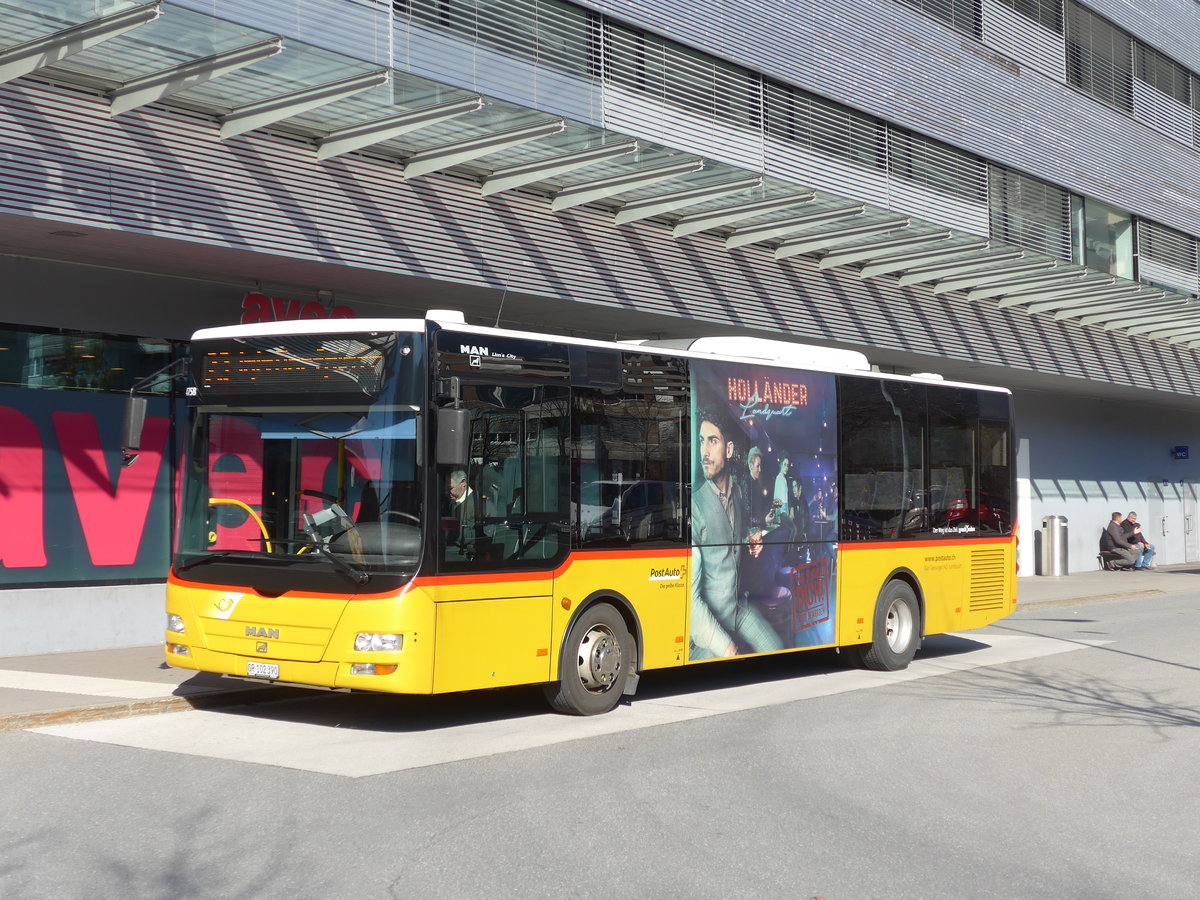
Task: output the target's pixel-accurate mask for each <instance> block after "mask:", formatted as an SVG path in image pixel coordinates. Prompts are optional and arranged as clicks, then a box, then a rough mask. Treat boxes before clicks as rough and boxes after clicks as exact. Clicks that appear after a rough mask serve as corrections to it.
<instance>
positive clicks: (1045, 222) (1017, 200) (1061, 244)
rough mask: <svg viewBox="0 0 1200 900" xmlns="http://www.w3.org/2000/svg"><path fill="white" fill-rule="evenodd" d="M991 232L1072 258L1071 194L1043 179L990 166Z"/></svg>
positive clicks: (1008, 239) (1030, 246) (1030, 247)
mask: <svg viewBox="0 0 1200 900" xmlns="http://www.w3.org/2000/svg"><path fill="white" fill-rule="evenodd" d="M988 205H989V217H990V220H991V235H992V237H993V238H995V239H996V240H999V241H1004V242H1005V243H1009V244H1016V245H1017V246H1018V247H1025V248H1026V249H1029V250H1036V251H1037V252H1039V253H1045V254H1048V255H1049V256H1054V257H1057V258H1059V259H1070V258H1071V195H1070V194H1069V193H1068V192H1067V191H1064V190H1063V189H1062V188H1059V187H1055V186H1054V185H1052V184H1048V183H1047V182H1045V181H1040V180H1038V179H1036V178H1030V177H1029V176H1027V175H1021V174H1019V173H1017V172H1014V171H1012V170H1011V169H1005V168H1003V167H1001V166H992V167H991V170H990V190H989V192H988Z"/></svg>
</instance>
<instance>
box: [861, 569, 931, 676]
mask: <svg viewBox="0 0 1200 900" xmlns="http://www.w3.org/2000/svg"><path fill="white" fill-rule="evenodd" d="M920 623H921V613H920V607H919V606H918V604H917V595H916V594H915V593H914V592H913V589H912V587H911V586H910V585H909V584H908V583H907V582H904V581H900V580H898V579H897V580H894V581H889V582H888V583H887V584H886V585H885V586H884V588H883V590H882V591H881V592H880V594H879V599H878V600H876V601H875V624H874V629H873V631H872V639H871V643H869V644H863V645H860V646H857V647H851V648H848V649H849V650H850V656H851V659H852V660H853V661H854V662H855V663H856V664H857V665H860V666H862V667H863V668H865V669H874V670H875V671H877V672H894V671H896V670H898V669H905V668H908V664H909V663H910V662H912V658H913V656H915V655H916V652H917V647H918V646H919V645H920V643H921V629H920Z"/></svg>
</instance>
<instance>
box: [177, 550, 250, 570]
mask: <svg viewBox="0 0 1200 900" xmlns="http://www.w3.org/2000/svg"><path fill="white" fill-rule="evenodd" d="M240 555H241V554H240V553H237V552H235V551H233V550H225V551H224V552H222V553H210V554H208V555H207V556H198V557H196V558H195V559H193V560H190V561H188V562H185V563H184V564H183V565H177V566H175V571H176V572H186V571H187V570H188V569H190V568H192V567H193V566H198V565H200V564H201V563H210V562H216V561H217V560H218V559H229V558H231V557H234V556H240Z"/></svg>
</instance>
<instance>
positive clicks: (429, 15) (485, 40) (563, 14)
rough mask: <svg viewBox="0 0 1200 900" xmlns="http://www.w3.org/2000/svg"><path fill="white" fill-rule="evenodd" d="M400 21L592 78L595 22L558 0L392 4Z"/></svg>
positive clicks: (437, 0) (434, 0) (398, 0)
mask: <svg viewBox="0 0 1200 900" xmlns="http://www.w3.org/2000/svg"><path fill="white" fill-rule="evenodd" d="M392 9H393V10H394V12H395V14H396V15H397V16H398V17H402V18H407V19H409V20H410V21H413V22H419V23H421V24H424V25H427V26H430V27H433V28H437V29H441V30H444V31H447V32H451V33H453V34H456V35H460V36H463V37H467V38H470V39H471V40H473V41H474V42H476V43H478V44H481V45H483V46H487V47H491V48H493V49H495V50H499V51H501V52H502V53H508V54H512V55H513V56H517V57H520V58H522V59H528V60H532V61H534V62H538V63H540V64H542V65H545V66H549V67H551V68H554V69H558V70H560V71H563V72H571V73H575V74H587V73H588V71H589V66H590V64H591V53H590V48H591V45H592V38H591V22H590V18H589V15H588V13H587V12H585V11H584V10H582V9H580V8H579V7H576V6H571V5H569V4H566V3H561V2H558V0H453V2H448V0H393V2H392Z"/></svg>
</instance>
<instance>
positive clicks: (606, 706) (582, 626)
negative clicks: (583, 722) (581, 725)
mask: <svg viewBox="0 0 1200 900" xmlns="http://www.w3.org/2000/svg"><path fill="white" fill-rule="evenodd" d="M633 659H634V654H633V638H632V637H631V636H630V634H629V629H628V628H626V627H625V620H624V619H623V618H622V617H621V614H620V613H619V612H617V610H616V609H614V608H613V607H612V606H609V605H608V604H607V603H597V604H595V605H594V606H589V607H588V608H587V609H585V610H584V611H583V612H582V613H580V615H579V616H578V618H576V619H575V622H574V623H573V624H572V625H571V629H570V631H568V632H567V639H566V641H564V642H563V652H562V657H561V659H560V660H559V663H558V681H552V682H550V683H549V684H547V685H545V687H544V691H545V694H546V699H547V700H549V701H550V705H551V706H553V707H554V708H555V709H556V710H558V711H559V712H562V713H567V714H568V715H573V716H596V715H599V714H600V713H606V712H608V711H609V710H610V709H612V708H613V707H614V706H616V705H617V701H619V700H620V699H621V694H622V693H623V692H624V689H625V680H626V678H627V677H628V674H629V667H630V665H631V664H632V662H633Z"/></svg>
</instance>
